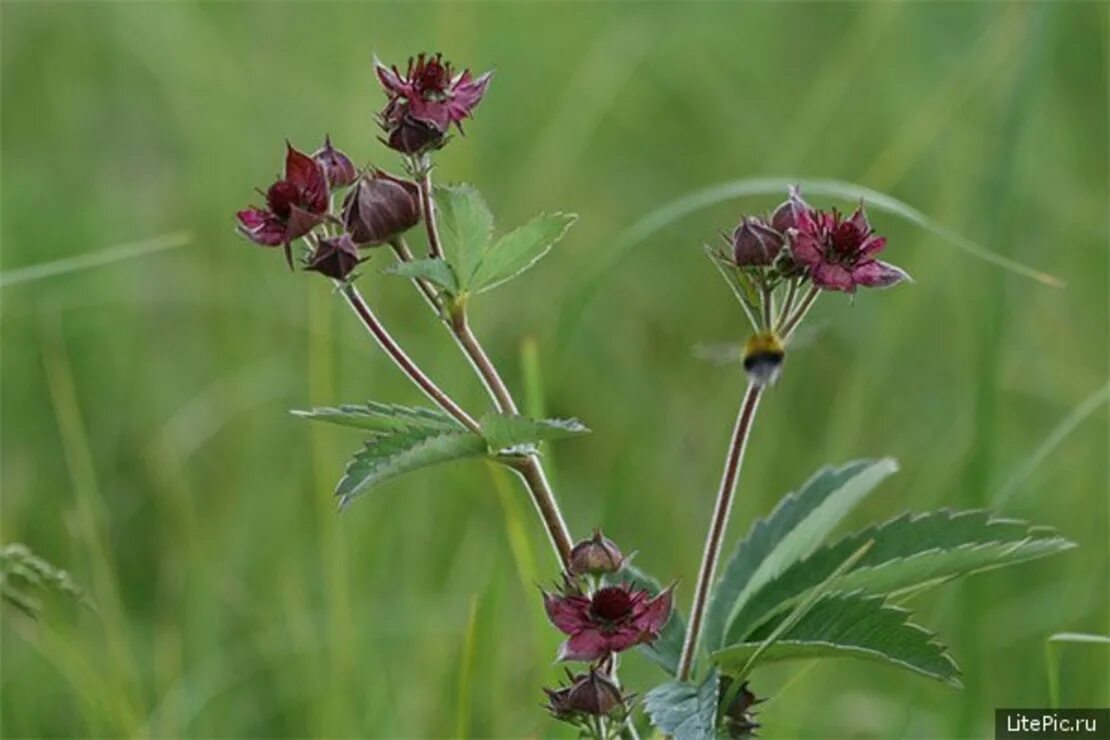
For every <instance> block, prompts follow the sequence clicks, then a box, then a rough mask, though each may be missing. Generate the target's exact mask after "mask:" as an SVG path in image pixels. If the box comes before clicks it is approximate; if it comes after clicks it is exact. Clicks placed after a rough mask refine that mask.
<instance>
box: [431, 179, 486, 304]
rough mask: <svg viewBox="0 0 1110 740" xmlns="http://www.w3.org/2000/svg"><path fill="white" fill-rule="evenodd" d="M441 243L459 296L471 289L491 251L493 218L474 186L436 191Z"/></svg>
mask: <svg viewBox="0 0 1110 740" xmlns="http://www.w3.org/2000/svg"><path fill="white" fill-rule="evenodd" d="M435 201H436V211H437V214H438V217H439V218H438V223H439V226H440V239H441V240H442V241H443V249H444V251H445V252H446V257H447V260H448V261H449V262H450V263H451V265H452V267H453V268H454V272H455V277H456V279H457V282H458V291H457V292H458V293H465V292H467V291H468V290H469V289H470V286H471V284H472V278H473V276H474V270H475V269H476V268H477V266H478V263H479V262H480V261H481V259H482V256H483V255H484V254H485V253H486V251H487V250H488V249H489V245H490V241H491V239H492V237H493V214H491V213H490V210H489V206H487V205H486V202H485V200H483V198H482V195H481V193H479V192H478V190H477V188H475V187H474V186H473V185H448V186H438V187H436V189H435Z"/></svg>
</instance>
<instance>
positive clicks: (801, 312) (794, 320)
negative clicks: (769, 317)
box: [779, 286, 821, 339]
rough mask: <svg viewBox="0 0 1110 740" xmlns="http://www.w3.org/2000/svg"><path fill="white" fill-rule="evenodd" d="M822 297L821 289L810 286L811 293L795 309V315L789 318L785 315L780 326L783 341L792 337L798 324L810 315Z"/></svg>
mask: <svg viewBox="0 0 1110 740" xmlns="http://www.w3.org/2000/svg"><path fill="white" fill-rule="evenodd" d="M820 295H821V289H820V288H818V287H817V286H810V288H809V292H807V293H806V295H805V298H803V299H802V302H801V304H799V305H798V308H797V309H795V311H794V313H792V314H790V315H789V316H786V314H785V313H784V314H783V316H784V318H783V320H782V323H781V324H780V325H779V326H780V328H779V334H780V335H781V336H782V338H783V339H789V338H790V335H791V334H793V333H794V330H795V329H797V328H798V324H800V323H801V322H802V319H804V318H805V317H806V314H808V313H809V309H811V308H813V304H814V303H816V301H817V298H818V296H820Z"/></svg>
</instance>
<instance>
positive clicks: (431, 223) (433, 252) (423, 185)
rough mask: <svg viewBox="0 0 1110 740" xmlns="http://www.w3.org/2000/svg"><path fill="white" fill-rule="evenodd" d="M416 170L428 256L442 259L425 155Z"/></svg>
mask: <svg viewBox="0 0 1110 740" xmlns="http://www.w3.org/2000/svg"><path fill="white" fill-rule="evenodd" d="M417 168H418V169H417V171H418V172H419V175H420V180H419V185H420V208H421V209H422V210H423V212H424V225H425V227H426V228H427V229H428V254H429V255H430V256H431V257H432V258H434V259H443V242H441V241H440V239H439V226H438V225H437V224H436V213H435V199H434V198H433V197H432V165H431V162H430V161H429V160H428V157H427V155H424V156H423V157H422V159H421V161H420V162H419V163H418V165H417Z"/></svg>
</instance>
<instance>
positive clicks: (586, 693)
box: [544, 668, 626, 720]
mask: <svg viewBox="0 0 1110 740" xmlns="http://www.w3.org/2000/svg"><path fill="white" fill-rule="evenodd" d="M567 675H568V677H569V678H570V681H571V684H570V685H569V686H566V687H564V688H559V689H544V692H545V693H546V694H547V699H548V703H547V710H548V711H549V712H551V714H552V715H554V716H555V717H556V718H558V719H562V720H572V719H574V718H576V717H579V716H581V715H589V716H591V717H606V716H608V715H610V714H612V713H613V712H614V711H616V710H617V709H621V708H624V707H625V702H626V697H625V696H624V695H623V694H621V689H620V687H619V686H617V684H615V683H614V682H613V681H612V680H611V679H609V678H608V677H606V676H605V675H604V674H602V673H601V672H599V671H598V670H597V669H596V668H591V669H590V672H589V673H583V674H579V675H577V676H572V675H570V673H568V674H567Z"/></svg>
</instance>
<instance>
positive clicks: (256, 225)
mask: <svg viewBox="0 0 1110 740" xmlns="http://www.w3.org/2000/svg"><path fill="white" fill-rule="evenodd" d="M327 211H328V180H327V176H326V174H325V173H324V168H323V167H322V166H321V165H320V163H319V162H317V161H316V160H315V159H313V158H312V157H310V156H308V155H307V154H304V153H303V152H299V151H297V150H296V149H295V148H293V145H292V144H289V143H286V152H285V176H284V177H283V178H282V179H280V180H278V181H277V182H275V183H274V184H273V185H271V186H270V187H269V189H268V190H267V191H266V207H265V208H256V207H254V206H251V207H249V208H245V209H243V210H241V211H239V212H238V213H236V214H235V217H236V219H238V221H239V233H241V234H242V235H243V236H245V237H247V238H248V239H250V240H251V241H252V242H254V243H255V244H261V245H262V246H265V247H276V246H278V245H281V246H283V247H284V249H285V259H286V261H287V262H288V263H289V266H290V267H292V266H293V255H292V252H291V247H290V245H291V244H292V243H293V242H294V241H295V240H297V239H299V238H301V237H302V236H304V235H305V234H307V233H309V232H310V231H312V230H313V229H314V228H316V226H317V225H319V224H320V222H322V221H323V220H324V216H325V215H326V214H327Z"/></svg>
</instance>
